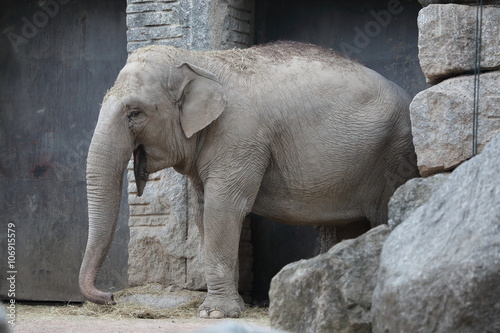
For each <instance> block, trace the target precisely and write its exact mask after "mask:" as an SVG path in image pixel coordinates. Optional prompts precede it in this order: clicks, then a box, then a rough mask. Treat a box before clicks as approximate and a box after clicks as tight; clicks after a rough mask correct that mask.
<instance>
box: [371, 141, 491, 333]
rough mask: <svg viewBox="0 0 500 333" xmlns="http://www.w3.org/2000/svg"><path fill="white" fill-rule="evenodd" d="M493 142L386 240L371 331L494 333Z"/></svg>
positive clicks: (375, 295)
mask: <svg viewBox="0 0 500 333" xmlns="http://www.w3.org/2000/svg"><path fill="white" fill-rule="evenodd" d="M499 174H500V136H497V137H496V138H495V139H494V140H493V141H492V142H491V143H490V144H489V145H488V146H487V147H486V148H485V149H484V151H483V153H482V154H480V155H479V156H476V157H474V158H473V159H471V160H470V161H468V162H466V163H464V164H463V165H461V166H460V167H458V168H457V169H456V170H455V171H454V172H453V173H452V174H451V176H450V177H449V179H448V180H447V181H446V182H445V183H444V184H443V185H442V186H441V187H440V188H439V189H438V190H437V191H436V192H435V193H434V195H432V197H431V198H430V199H429V201H428V202H427V203H426V204H425V205H423V206H421V207H420V208H418V209H417V210H416V211H415V212H414V213H413V214H412V215H411V216H410V217H409V218H408V219H407V220H406V221H404V222H403V223H402V224H400V225H399V226H398V227H397V228H395V229H394V231H392V233H391V234H390V235H389V237H388V238H387V241H386V243H385V244H384V248H383V251H382V255H381V261H380V270H379V274H378V282H377V287H376V289H375V292H374V295H373V304H372V311H373V332H376V333H377V332H384V333H391V332H450V333H451V332H453V333H461V332H463V333H471V332H472V333H474V332H478V333H482V332H500V315H499V314H500V177H499Z"/></svg>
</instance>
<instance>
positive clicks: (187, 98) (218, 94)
mask: <svg viewBox="0 0 500 333" xmlns="http://www.w3.org/2000/svg"><path fill="white" fill-rule="evenodd" d="M179 67H180V69H181V70H182V74H183V78H184V80H183V81H184V82H183V83H184V84H183V85H182V87H181V91H182V92H181V93H182V95H181V96H182V97H181V99H180V100H181V102H180V121H181V126H182V130H183V131H184V134H185V135H186V137H187V138H190V137H191V136H193V134H195V133H196V132H198V131H200V130H202V129H204V128H205V127H207V126H208V125H209V124H210V123H211V122H212V121H214V120H215V119H217V118H218V117H219V116H220V115H221V113H222V112H223V111H224V109H225V108H226V104H227V100H226V96H225V94H224V90H223V87H222V85H221V84H220V83H219V81H218V79H217V78H216V77H215V75H213V74H212V73H210V72H208V71H206V70H204V69H202V68H199V67H196V66H194V65H191V64H188V63H183V64H182V65H180V66H179Z"/></svg>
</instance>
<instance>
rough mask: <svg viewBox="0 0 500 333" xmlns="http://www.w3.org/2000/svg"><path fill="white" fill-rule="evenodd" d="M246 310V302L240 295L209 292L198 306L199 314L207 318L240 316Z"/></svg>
mask: <svg viewBox="0 0 500 333" xmlns="http://www.w3.org/2000/svg"><path fill="white" fill-rule="evenodd" d="M244 310H245V303H244V302H243V299H242V298H241V296H240V295H233V296H227V297H221V296H213V295H210V294H208V295H207V297H206V298H205V301H204V302H203V304H202V305H200V307H199V308H198V314H199V316H200V318H207V319H222V318H239V317H240V315H241V312H242V311H244Z"/></svg>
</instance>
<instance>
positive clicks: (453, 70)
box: [418, 4, 500, 83]
mask: <svg viewBox="0 0 500 333" xmlns="http://www.w3.org/2000/svg"><path fill="white" fill-rule="evenodd" d="M499 21H500V7H495V6H484V7H483V21H482V36H481V70H492V69H498V68H500V38H499V36H498V22H499ZM418 31H419V35H418V58H419V61H420V66H421V67H422V71H423V72H424V75H425V77H426V78H427V81H428V82H430V83H436V82H438V81H440V80H443V79H446V78H448V77H451V76H456V75H459V74H464V73H472V72H474V64H475V59H476V7H475V6H465V5H457V4H449V5H431V6H428V7H425V8H424V9H422V10H421V11H420V12H419V14H418Z"/></svg>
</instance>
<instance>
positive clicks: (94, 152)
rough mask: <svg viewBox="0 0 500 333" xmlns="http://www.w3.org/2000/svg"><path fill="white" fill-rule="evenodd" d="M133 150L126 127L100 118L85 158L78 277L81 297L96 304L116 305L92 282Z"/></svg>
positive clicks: (109, 239) (110, 236)
mask: <svg viewBox="0 0 500 333" xmlns="http://www.w3.org/2000/svg"><path fill="white" fill-rule="evenodd" d="M101 113H102V110H101ZM118 123H119V122H118ZM133 148H134V147H133V139H132V136H131V134H130V132H129V130H128V128H127V127H126V126H125V125H123V126H119V125H117V121H116V119H115V121H112V120H110V121H101V117H100V119H99V121H98V124H97V127H96V130H95V132H94V136H93V138H92V142H91V144H90V148H89V153H88V158H87V200H88V215H89V233H88V240H87V247H86V250H85V255H84V257H83V261H82V265H81V268H80V276H79V285H80V291H81V293H82V294H83V296H84V297H85V298H86V299H88V300H89V301H91V302H94V303H98V304H115V302H114V300H113V294H112V293H105V292H102V291H100V290H98V289H97V288H96V285H95V282H96V278H97V274H98V272H99V269H100V268H101V266H102V263H103V262H104V259H105V257H106V255H107V253H108V251H109V248H110V246H111V242H112V240H113V236H114V232H115V227H116V222H117V219H118V212H119V208H120V201H121V193H122V182H123V173H124V171H125V169H126V167H127V163H128V160H129V159H130V156H131V155H132V150H133Z"/></svg>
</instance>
